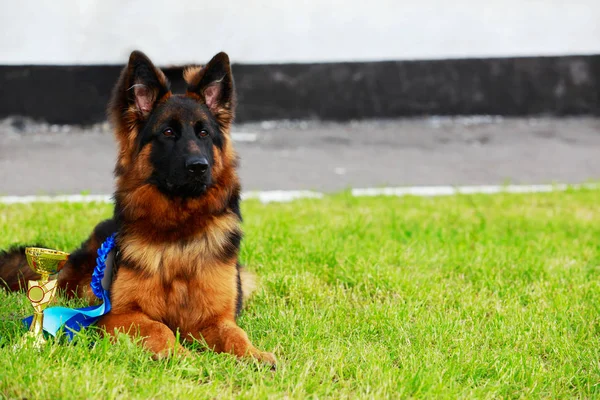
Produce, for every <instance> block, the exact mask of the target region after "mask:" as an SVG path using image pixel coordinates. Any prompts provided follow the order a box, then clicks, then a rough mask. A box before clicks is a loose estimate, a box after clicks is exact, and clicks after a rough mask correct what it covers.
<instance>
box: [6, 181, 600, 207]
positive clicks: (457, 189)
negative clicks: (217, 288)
mask: <svg viewBox="0 0 600 400" xmlns="http://www.w3.org/2000/svg"><path fill="white" fill-rule="evenodd" d="M584 188H587V189H599V188H600V185H599V184H582V185H579V184H576V185H565V184H556V185H505V186H501V185H498V186H492V185H485V186H408V187H385V188H364V189H352V196H355V197H363V196H396V197H401V196H419V197H434V196H452V195H457V194H496V193H544V192H562V191H565V190H567V189H584ZM324 196H325V195H324V194H323V193H320V192H313V191H310V190H267V191H251V192H243V193H242V200H248V199H257V200H259V201H260V202H262V203H271V202H276V203H283V202H289V201H293V200H296V199H307V198H308V199H321V198H323V197H324ZM61 202H64V203H92V202H97V203H112V202H113V200H112V195H110V194H87V195H86V194H75V195H64V196H0V204H28V203H61Z"/></svg>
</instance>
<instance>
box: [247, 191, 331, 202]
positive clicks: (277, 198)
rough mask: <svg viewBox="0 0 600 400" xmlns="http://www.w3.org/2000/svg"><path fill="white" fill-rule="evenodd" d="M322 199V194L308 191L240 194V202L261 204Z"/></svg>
mask: <svg viewBox="0 0 600 400" xmlns="http://www.w3.org/2000/svg"><path fill="white" fill-rule="evenodd" d="M322 197H323V193H319V192H312V191H310V190H268V191H262V192H244V193H242V200H247V199H258V200H259V201H260V202H261V203H272V202H276V203H287V202H289V201H292V200H296V199H320V198H322Z"/></svg>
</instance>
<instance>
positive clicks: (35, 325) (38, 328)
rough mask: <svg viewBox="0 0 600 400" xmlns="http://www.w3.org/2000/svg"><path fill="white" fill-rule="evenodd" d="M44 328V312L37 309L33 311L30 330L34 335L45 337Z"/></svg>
mask: <svg viewBox="0 0 600 400" xmlns="http://www.w3.org/2000/svg"><path fill="white" fill-rule="evenodd" d="M43 328H44V313H43V312H37V311H36V312H34V313H33V320H32V321H31V327H30V328H29V331H30V332H31V333H32V334H33V335H35V336H38V337H41V338H43V337H44V334H43V333H42V332H43Z"/></svg>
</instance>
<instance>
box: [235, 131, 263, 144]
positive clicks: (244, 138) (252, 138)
mask: <svg viewBox="0 0 600 400" xmlns="http://www.w3.org/2000/svg"><path fill="white" fill-rule="evenodd" d="M231 139H233V141H234V142H238V143H239V142H256V140H257V139H258V135H257V134H256V133H247V132H232V133H231Z"/></svg>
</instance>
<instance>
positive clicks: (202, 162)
mask: <svg viewBox="0 0 600 400" xmlns="http://www.w3.org/2000/svg"><path fill="white" fill-rule="evenodd" d="M185 169H187V170H188V172H189V173H190V174H192V175H196V176H202V175H204V173H205V172H206V171H207V170H208V160H207V159H206V158H205V157H190V158H188V159H187V160H186V162H185Z"/></svg>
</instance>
